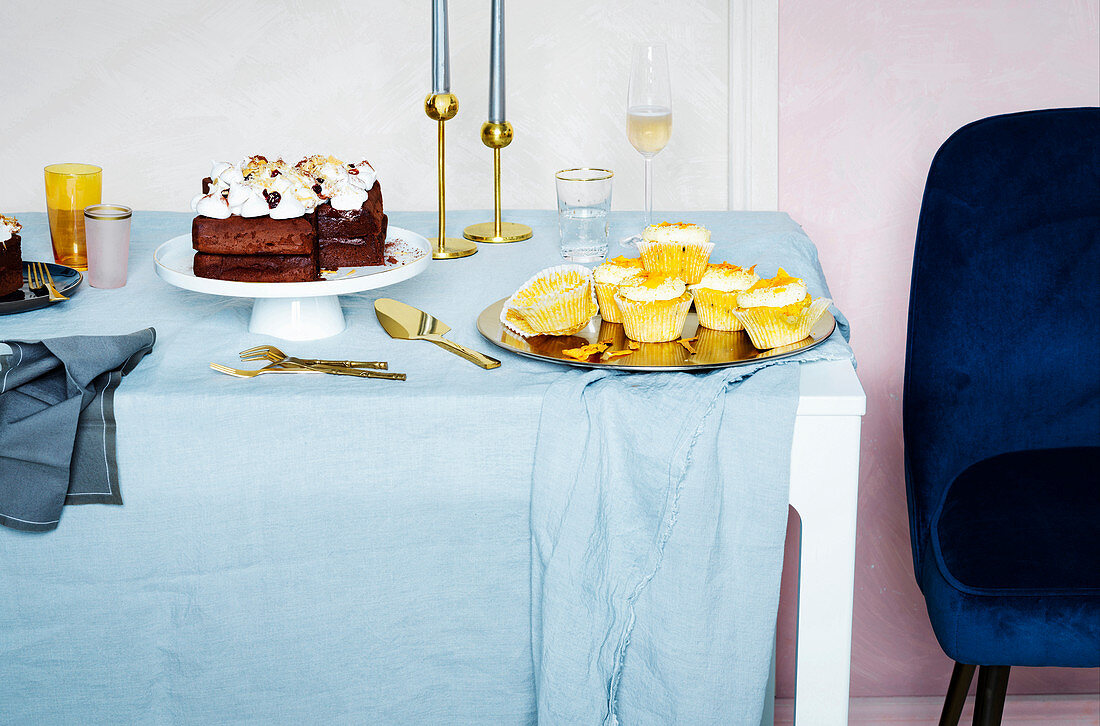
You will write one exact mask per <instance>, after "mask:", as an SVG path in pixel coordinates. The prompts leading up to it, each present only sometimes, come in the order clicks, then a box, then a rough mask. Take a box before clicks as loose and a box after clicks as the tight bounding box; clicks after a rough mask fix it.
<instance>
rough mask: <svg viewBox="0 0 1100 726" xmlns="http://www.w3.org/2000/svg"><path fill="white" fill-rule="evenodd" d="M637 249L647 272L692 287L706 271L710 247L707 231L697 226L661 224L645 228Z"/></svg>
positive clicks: (673, 223)
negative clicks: (674, 278)
mask: <svg viewBox="0 0 1100 726" xmlns="http://www.w3.org/2000/svg"><path fill="white" fill-rule="evenodd" d="M638 249H639V250H640V251H641V253H642V263H643V264H644V265H645V269H646V270H647V271H648V272H655V273H657V274H658V275H664V276H665V277H678V278H680V279H681V280H683V281H684V282H685V283H686V284H688V285H694V284H695V283H697V282H699V280H701V279H702V277H703V272H705V271H706V268H707V260H708V259H709V258H710V251H711V250H713V249H714V243H713V242H711V241H710V230H708V229H707V228H706V227H703V226H701V225H698V224H690V223H688V222H661V223H660V224H651V225H649V226H648V227H646V228H645V230H644V231H643V232H642V241H641V242H639V243H638Z"/></svg>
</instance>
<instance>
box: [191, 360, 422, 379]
mask: <svg viewBox="0 0 1100 726" xmlns="http://www.w3.org/2000/svg"><path fill="white" fill-rule="evenodd" d="M210 367H211V368H213V369H214V370H216V371H218V372H219V373H225V374H226V375H229V376H234V377H236V378H255V377H256V376H260V375H263V374H265V373H328V374H330V375H336V376H355V377H357V378H385V379H386V380H390V381H403V380H405V374H404V373H391V372H389V371H374V370H363V369H351V368H335V367H330V368H320V367H313V366H307V365H300V364H296V363H292V364H290V367H287V366H286V365H285V364H282V363H272V364H271V365H267V366H264V367H263V368H257V369H254V370H246V369H241V368H230V367H229V366H223V365H222V364H221V363H211V364H210Z"/></svg>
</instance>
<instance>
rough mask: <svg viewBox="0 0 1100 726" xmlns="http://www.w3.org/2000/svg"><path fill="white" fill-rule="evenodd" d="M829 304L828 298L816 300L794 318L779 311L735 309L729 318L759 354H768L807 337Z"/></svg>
mask: <svg viewBox="0 0 1100 726" xmlns="http://www.w3.org/2000/svg"><path fill="white" fill-rule="evenodd" d="M831 303H832V300H830V299H829V298H825V297H819V298H817V299H816V300H814V301H812V302H811V303H810V304H809V305H808V306H806V307H805V308H803V309H802V311H801V312H800V313H799V314H797V315H789V314H787V313H785V312H783V308H768V307H757V308H738V309H737V310H735V311H734V313H733V314H734V315H736V316H737V319H738V320H740V321H741V324H742V325H744V326H745V332H747V333H748V334H749V338H750V339H751V340H752V344H753V345H754V346H755V347H757V348H759V349H760V350H768V349H769V348H778V347H779V346H781V345H788V344H790V343H797V342H798V341H800V340H802V339H803V338H805V337H806V336H808V335H809V334H810V330H811V329H812V328H813V326H814V323H816V322H817V321H818V319H819V318H820V317H821V316H822V315H824V314H825V311H826V310H828V309H829V305H830V304H831Z"/></svg>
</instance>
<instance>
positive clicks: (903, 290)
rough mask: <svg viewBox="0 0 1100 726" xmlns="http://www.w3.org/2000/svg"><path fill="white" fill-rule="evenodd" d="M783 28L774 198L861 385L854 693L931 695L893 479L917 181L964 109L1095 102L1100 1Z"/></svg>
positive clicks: (936, 677)
mask: <svg viewBox="0 0 1100 726" xmlns="http://www.w3.org/2000/svg"><path fill="white" fill-rule="evenodd" d="M779 22H780V26H779V27H780V29H779V37H780V40H779V44H780V54H779V208H780V209H783V210H785V211H788V212H790V214H791V215H792V216H793V217H794V218H795V219H796V220H797V221H799V222H801V223H802V225H803V226H804V227H805V229H806V232H807V233H808V234H809V235H810V237H811V238H812V239H813V240H814V241H815V242H816V243H817V245H818V247H819V248H820V250H821V258H822V263H823V265H824V268H825V272H826V275H827V276H828V279H829V281H830V284H831V287H832V292H833V297H834V298H835V299H836V300H837V302H838V303H839V305H840V307H841V308H842V309H843V310H844V312H845V313H846V314H847V315H848V318H849V319H850V320H851V323H852V330H853V336H852V345H853V347H854V348H855V350H856V355H857V356H858V358H859V377H860V380H861V381H862V382H863V386H864V388H865V389H866V391H867V416H866V418H864V421H863V444H862V447H863V456H862V463H861V474H860V489H861V492H860V502H859V535H858V543H857V548H858V555H857V562H856V601H855V622H854V635H853V643H852V657H853V664H852V695H853V696H898V695H941V696H942V695H943V693H944V692H945V690H946V686H947V678H948V676H949V673H950V665H951V664H950V661H948V659H947V657H946V656H945V655H944V654H943V652H942V651H941V650H940V649H939V646H938V645H937V644H936V641H935V638H934V636H933V634H932V630H931V627H930V626H929V624H928V619H927V615H926V612H925V607H924V601H923V599H922V598H921V596H920V593H919V591H918V590H917V587H916V584H915V582H914V580H913V566H912V560H911V558H910V553H909V533H908V523H907V519H906V505H905V494H904V486H905V485H904V479H903V475H902V444H901V387H902V367H903V363H904V344H905V326H906V310H907V304H908V295H909V273H910V266H911V264H912V254H913V238H914V234H915V231H916V224H917V213H918V211H919V208H920V198H921V192H922V190H923V188H924V180H925V176H926V174H927V172H928V164H929V162H930V161H931V159H932V155H933V154H934V153H935V151H936V149H937V148H938V147H939V145H940V144H941V143H942V142H943V141H944V140H945V139H946V138H947V137H948V136H949V135H950V134H951V133H952V132H953V131H954V130H956V129H958V128H959V127H960V126H963V125H964V124H966V123H968V122H969V121H973V120H975V119H978V118H982V117H985V116H991V115H994V114H998V113H1005V112H1010V111H1018V110H1024V109H1031V108H1044V107H1058V106H1083V105H1097V104H1100V31H1098V24H1100V2H1098V0H1044V1H1043V2H1035V1H1034V0H1014V1H1013V0H966V2H961V1H960V0H921V1H920V2H913V0H781V2H780V16H779ZM788 555H790V556H792V557H793V556H794V550H793V548H792V547H791V546H790V545H789V546H788ZM788 561H789V560H788ZM792 575H793V573H787V574H786V576H785V586H786V588H787V589H786V590H785V592H784V605H783V606H782V608H781V613H780V646H779V648H780V653H779V674H778V679H779V680H778V692H779V695H780V696H791V695H792V691H793V687H792V686H793V660H794V659H793V648H792V645H793V624H794V611H793V609H792V602H793V599H794V598H793V596H794V594H795V592H794V589H793V588H792V587H791V585H792V584H793V577H792ZM1097 684H1098V675H1097V671H1096V670H1095V669H1090V670H1073V669H1065V670H1061V669H1025V668H1021V669H1014V673H1013V676H1012V681H1011V691H1012V692H1015V693H1089V692H1096V691H1097V689H1098V685H1097Z"/></svg>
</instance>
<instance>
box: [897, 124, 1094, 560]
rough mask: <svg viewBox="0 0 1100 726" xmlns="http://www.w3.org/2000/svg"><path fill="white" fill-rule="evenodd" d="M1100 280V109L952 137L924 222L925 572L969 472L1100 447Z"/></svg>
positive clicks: (917, 375)
mask: <svg viewBox="0 0 1100 726" xmlns="http://www.w3.org/2000/svg"><path fill="white" fill-rule="evenodd" d="M1098 279H1100V108H1074V109H1053V110H1044V111H1028V112H1023V113H1015V114H1009V115H1005V116H994V117H991V118H987V119H982V120H980V121H975V122H974V123H972V124H969V125H968V126H964V127H963V128H961V129H959V130H958V131H956V132H955V133H954V134H952V136H951V137H950V138H949V139H948V140H947V141H946V142H944V144H943V146H941V147H940V149H939V151H938V152H937V153H936V156H935V158H934V159H933V160H932V165H931V168H930V169H929V172H928V181H927V183H926V185H925V189H924V199H923V201H922V203H921V211H920V220H919V223H918V225H917V239H916V248H915V250H914V255H913V279H912V286H911V288H910V293H909V330H908V336H907V346H906V359H905V386H904V399H903V410H904V413H903V427H904V439H905V475H906V477H905V478H906V489H907V492H908V497H909V517H910V522H909V524H910V535H911V537H912V541H913V558H914V565H915V568H916V575H917V580H918V581H920V579H921V566H922V561H921V560H922V553H923V552H924V551H925V546H926V544H927V537H928V531H929V523H930V522H931V520H932V517H933V516H934V514H935V512H936V509H937V508H938V507H939V506H940V504H941V502H942V499H943V496H944V494H945V492H946V489H947V487H948V486H949V485H950V484H951V482H952V481H953V480H954V479H955V477H957V476H958V475H959V474H960V473H961V472H962V471H963V470H964V469H966V468H967V467H968V466H970V465H971V464H974V463H976V462H978V461H981V460H982V459H985V458H988V457H990V456H994V455H996V454H999V453H1003V452H1007V451H1019V450H1027V449H1039V448H1056V447H1062V446H1090V445H1091V446H1095V445H1098V444H1100V284H1098ZM990 494H991V496H995V495H996V493H995V492H991V493H990Z"/></svg>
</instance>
